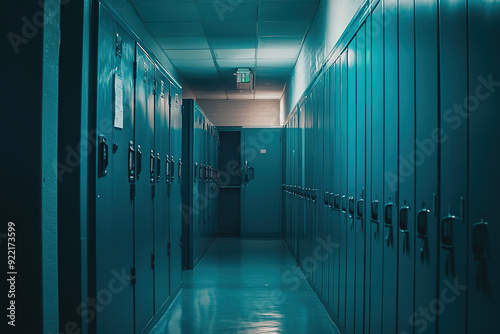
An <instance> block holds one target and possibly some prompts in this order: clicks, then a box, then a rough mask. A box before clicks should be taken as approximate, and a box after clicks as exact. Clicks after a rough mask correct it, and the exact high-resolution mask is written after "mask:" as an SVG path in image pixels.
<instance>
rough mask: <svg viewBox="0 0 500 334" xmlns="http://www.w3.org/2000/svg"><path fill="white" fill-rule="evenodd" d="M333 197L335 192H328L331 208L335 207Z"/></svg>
mask: <svg viewBox="0 0 500 334" xmlns="http://www.w3.org/2000/svg"><path fill="white" fill-rule="evenodd" d="M333 197H334V195H333V193H329V194H328V207H329V208H333Z"/></svg>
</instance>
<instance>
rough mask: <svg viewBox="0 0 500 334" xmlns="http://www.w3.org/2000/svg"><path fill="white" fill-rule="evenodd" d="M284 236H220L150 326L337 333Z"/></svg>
mask: <svg viewBox="0 0 500 334" xmlns="http://www.w3.org/2000/svg"><path fill="white" fill-rule="evenodd" d="M295 269H296V265H295V260H294V259H293V257H292V256H290V252H289V250H288V249H287V247H286V244H285V243H284V242H283V241H282V240H245V239H239V238H219V239H217V240H216V241H215V243H214V245H213V246H212V248H210V250H209V251H208V253H207V254H206V256H205V257H204V258H203V260H202V261H201V262H200V263H199V265H198V266H197V267H196V268H195V269H194V270H192V271H187V272H185V273H184V275H183V279H184V284H185V286H184V289H183V290H182V291H181V292H180V294H179V296H178V298H176V299H175V301H174V302H173V304H172V306H171V307H170V308H169V310H168V311H167V312H166V313H165V315H164V316H163V317H162V319H161V320H160V321H159V322H158V324H157V325H156V326H155V328H153V330H152V331H151V333H152V334H160V333H178V334H183V333H185V334H191V333H213V334H218V333H339V331H338V329H337V328H336V327H335V325H334V324H333V322H332V321H331V320H330V318H329V317H328V314H327V313H326V312H325V310H324V308H323V307H322V305H321V304H320V303H319V301H318V299H317V297H316V296H315V295H314V293H313V292H312V291H311V289H310V288H309V286H308V284H307V282H306V280H305V278H304V276H303V274H302V273H301V272H300V271H299V272H296V271H295Z"/></svg>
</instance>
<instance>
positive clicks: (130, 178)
mask: <svg viewBox="0 0 500 334" xmlns="http://www.w3.org/2000/svg"><path fill="white" fill-rule="evenodd" d="M134 169H135V149H134V142H133V141H130V142H129V145H128V181H129V182H134Z"/></svg>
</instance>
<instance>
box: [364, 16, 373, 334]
mask: <svg viewBox="0 0 500 334" xmlns="http://www.w3.org/2000/svg"><path fill="white" fill-rule="evenodd" d="M365 55H366V58H365V59H366V113H365V115H366V125H365V128H366V133H365V142H366V164H365V165H366V170H365V177H366V180H365V195H364V196H365V205H364V207H365V214H364V215H365V219H364V221H365V223H364V229H365V293H364V296H365V307H364V310H365V317H364V324H365V333H370V323H371V322H370V307H371V303H370V291H371V290H370V282H371V281H370V279H371V276H370V273H371V263H370V257H371V227H372V226H371V225H372V224H371V220H370V219H371V217H370V213H371V211H370V209H371V199H372V197H371V196H372V190H371V186H372V182H371V179H372V175H371V168H372V66H371V65H372V16H371V15H370V16H368V18H367V19H366V53H365Z"/></svg>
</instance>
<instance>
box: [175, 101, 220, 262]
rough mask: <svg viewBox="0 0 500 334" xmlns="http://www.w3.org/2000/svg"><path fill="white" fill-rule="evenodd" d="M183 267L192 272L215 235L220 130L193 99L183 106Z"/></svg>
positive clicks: (184, 102)
mask: <svg viewBox="0 0 500 334" xmlns="http://www.w3.org/2000/svg"><path fill="white" fill-rule="evenodd" d="M182 107H183V115H182V122H183V123H182V136H183V152H182V156H183V159H184V163H185V164H184V174H185V182H184V183H183V196H182V200H183V225H182V229H183V231H182V233H183V240H185V243H186V244H185V245H184V248H183V267H184V268H187V269H191V268H193V267H194V266H196V264H197V263H198V261H199V260H200V259H201V258H202V257H203V255H204V254H205V252H206V251H207V250H208V248H209V247H210V245H211V244H212V243H213V241H214V240H215V238H216V236H217V201H218V198H219V186H218V179H219V170H218V164H219V163H218V161H219V143H220V141H219V131H218V130H217V128H216V127H215V126H214V125H213V124H212V123H211V122H210V120H209V119H208V118H207V117H206V115H205V113H204V112H203V110H202V109H201V108H200V106H199V105H198V104H197V103H196V102H195V101H194V100H192V99H185V100H183V103H182Z"/></svg>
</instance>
